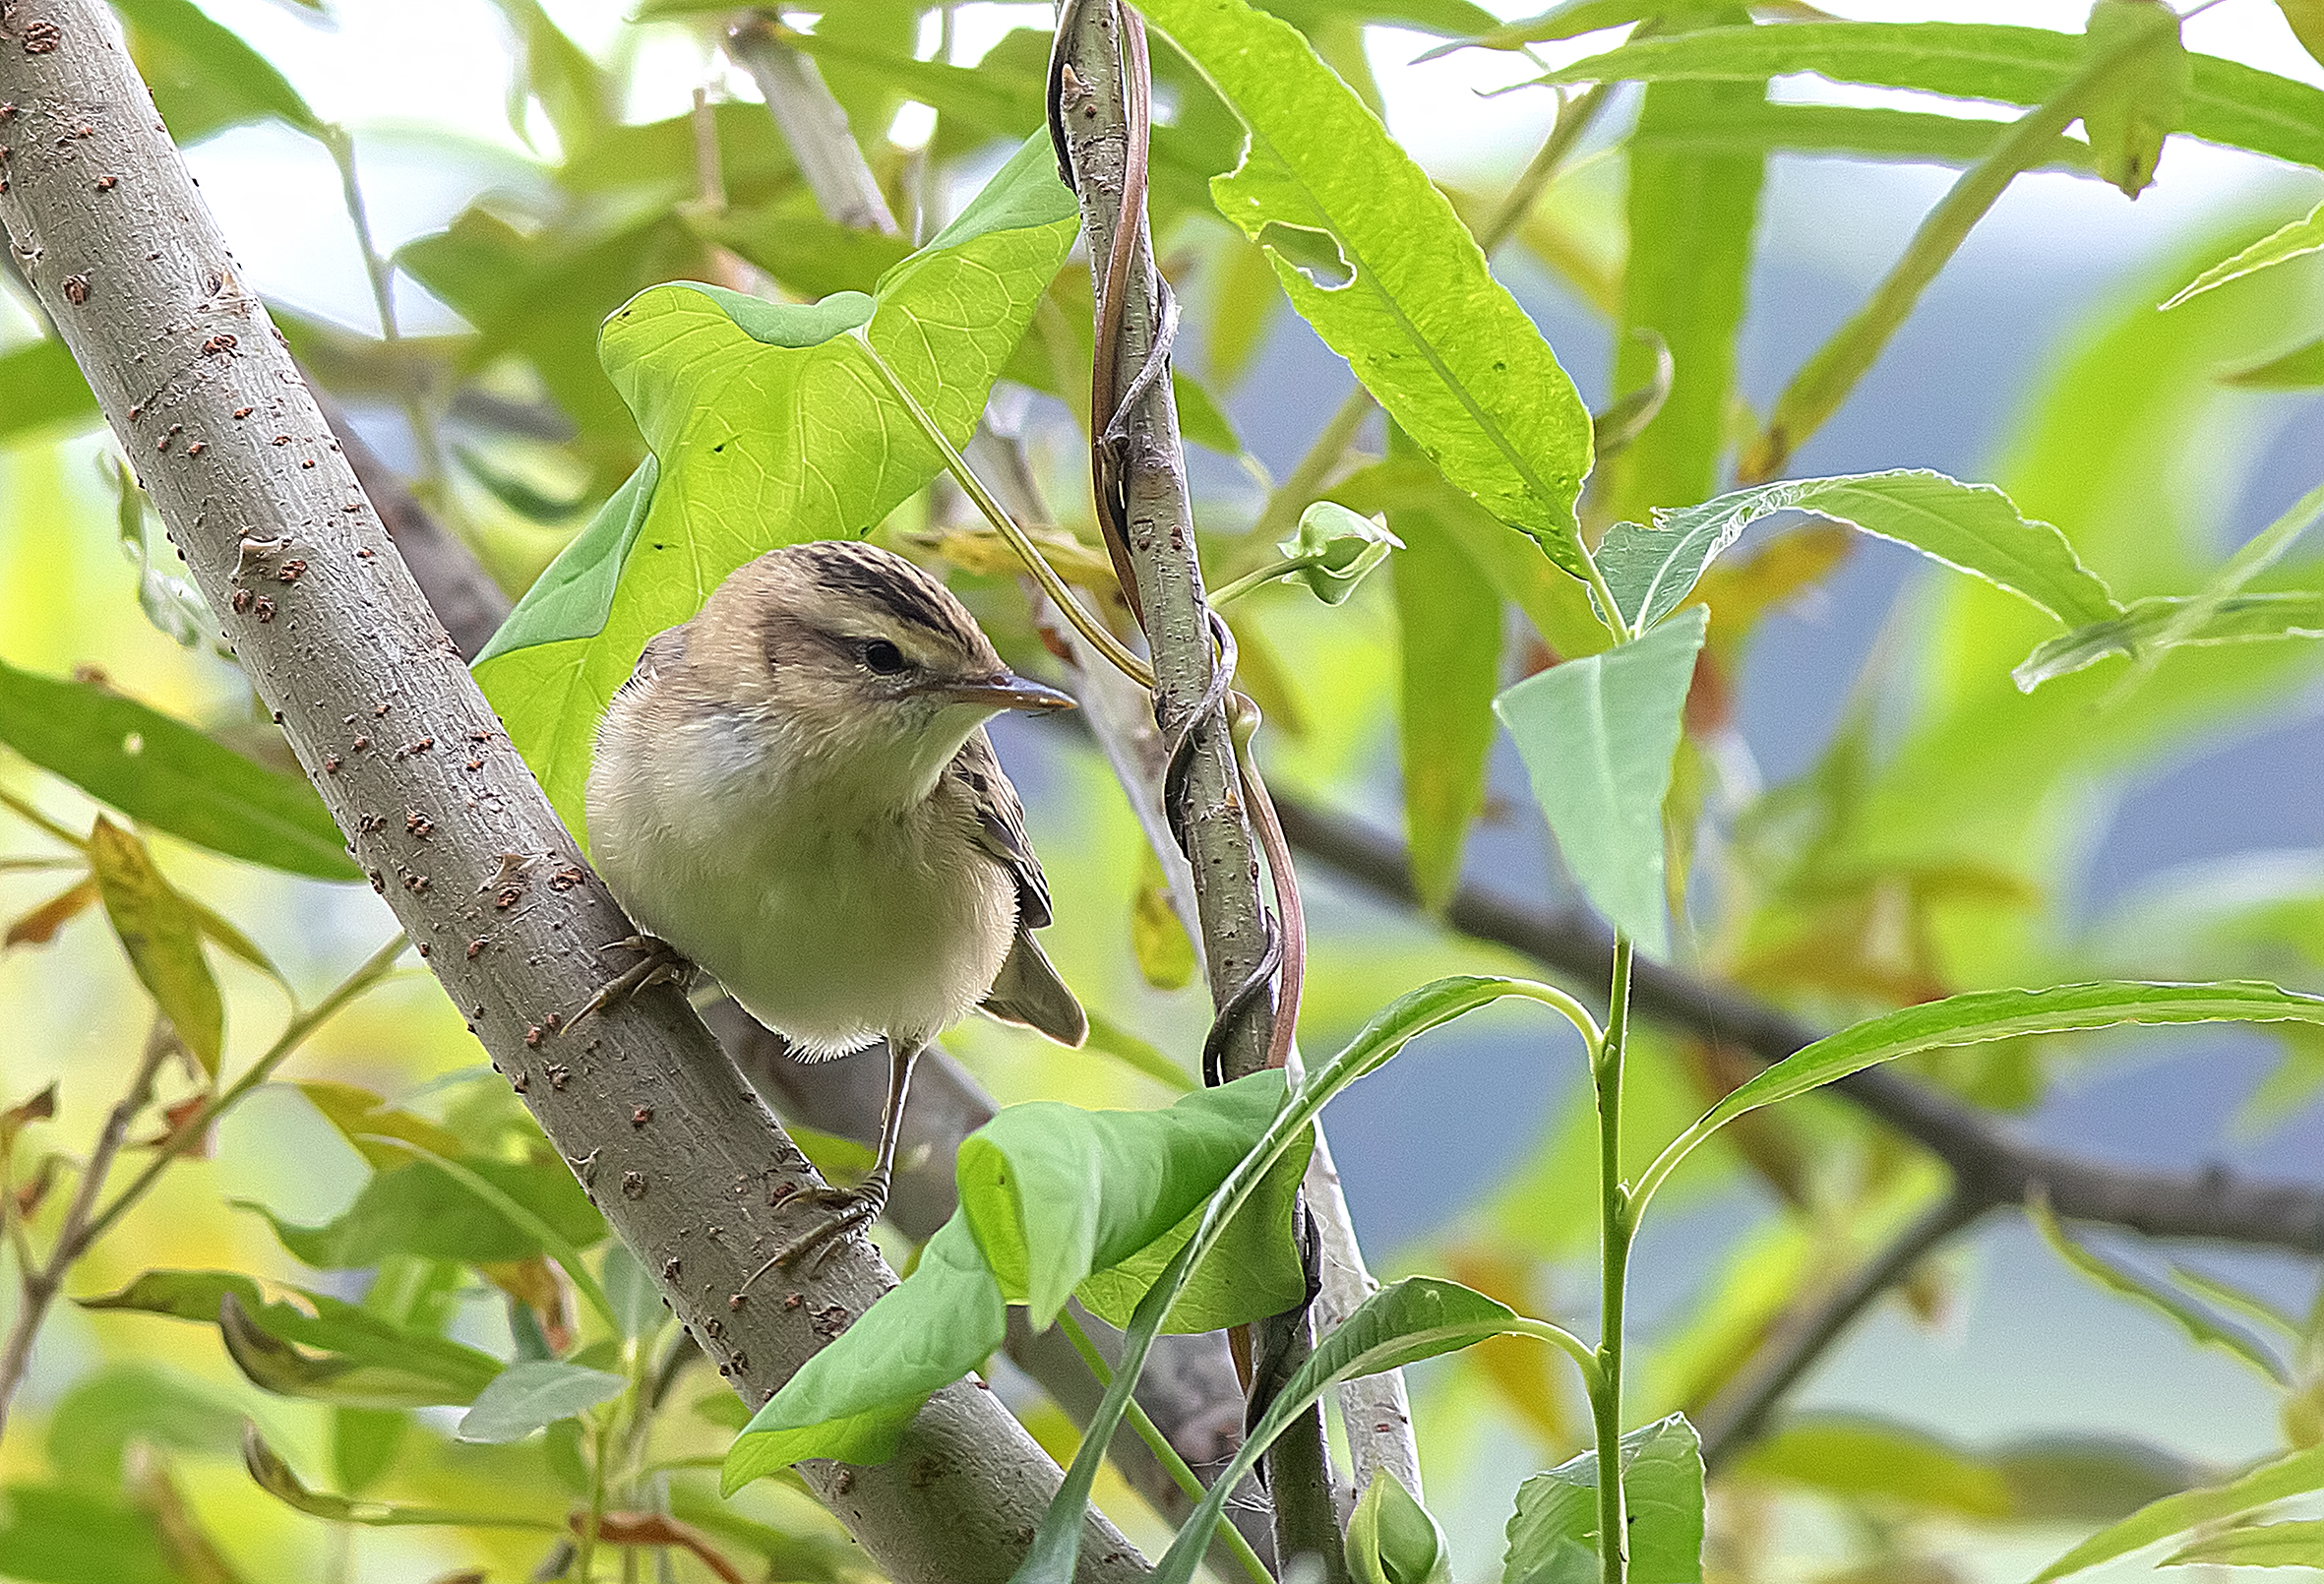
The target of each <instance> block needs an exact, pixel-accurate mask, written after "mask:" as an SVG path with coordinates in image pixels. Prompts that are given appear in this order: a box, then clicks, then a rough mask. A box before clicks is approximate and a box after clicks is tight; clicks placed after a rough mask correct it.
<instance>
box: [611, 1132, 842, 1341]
mask: <svg viewBox="0 0 2324 1584" xmlns="http://www.w3.org/2000/svg"><path fill="white" fill-rule="evenodd" d="M818 1170H821V1168H820V1167H819V1168H818ZM597 1285H598V1286H600V1287H602V1288H604V1289H605V1301H606V1302H607V1303H608V1304H610V1305H612V1306H613V1323H614V1326H615V1328H616V1329H618V1330H619V1331H620V1332H621V1334H622V1336H623V1337H625V1338H630V1339H636V1338H645V1339H651V1338H652V1336H653V1335H654V1333H655V1332H657V1331H659V1330H660V1329H661V1325H662V1321H664V1320H666V1319H668V1318H669V1317H670V1310H669V1306H668V1305H667V1304H665V1303H664V1302H663V1301H662V1295H661V1289H660V1288H659V1287H657V1286H655V1285H654V1281H653V1278H652V1277H651V1276H648V1275H647V1274H645V1267H644V1266H643V1265H642V1264H641V1263H639V1261H638V1256H637V1255H636V1254H634V1253H632V1252H630V1248H629V1245H627V1244H625V1243H623V1242H621V1241H620V1240H619V1239H613V1240H610V1241H608V1242H607V1243H606V1245H605V1264H604V1267H603V1269H602V1270H600V1271H599V1272H598V1277H597Z"/></svg>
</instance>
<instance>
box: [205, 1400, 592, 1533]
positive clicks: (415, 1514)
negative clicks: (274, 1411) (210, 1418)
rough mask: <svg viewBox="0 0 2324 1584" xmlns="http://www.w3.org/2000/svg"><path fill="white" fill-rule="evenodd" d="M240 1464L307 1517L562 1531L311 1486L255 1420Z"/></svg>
mask: <svg viewBox="0 0 2324 1584" xmlns="http://www.w3.org/2000/svg"><path fill="white" fill-rule="evenodd" d="M242 1466H243V1467H244V1468H246V1469H248V1470H249V1471H250V1477H251V1479H253V1480H255V1481H256V1482H258V1487H259V1489H260V1490H262V1491H264V1492H266V1493H268V1494H269V1495H271V1496H274V1497H275V1499H276V1500H278V1501H281V1502H283V1503H285V1504H286V1505H288V1506H291V1507H294V1508H296V1509H297V1510H298V1511H300V1512H303V1513H306V1514H307V1515H308V1516H310V1517H315V1518H322V1519H325V1520H327V1521H328V1522H331V1523H344V1524H362V1525H364V1526H366V1527H368V1528H376V1529H398V1528H426V1529H433V1528H454V1529H545V1530H548V1531H550V1532H551V1533H562V1532H563V1531H564V1528H565V1525H564V1524H563V1523H561V1522H559V1521H557V1520H556V1519H554V1518H520V1517H506V1516H502V1515H499V1514H495V1513H479V1512H458V1511H454V1510H451V1509H449V1508H444V1507H406V1506H399V1505H396V1504H393V1503H390V1502H386V1501H356V1500H353V1499H350V1498H349V1497H346V1496H342V1495H334V1494H332V1493H329V1492H326V1491H310V1490H308V1489H307V1486H306V1483H305V1482H304V1481H302V1480H300V1479H299V1477H298V1475H297V1473H296V1472H295V1471H293V1470H292V1468H291V1466H290V1465H289V1464H287V1463H285V1462H283V1461H282V1457H281V1454H280V1453H278V1452H276V1451H275V1449H274V1448H273V1447H272V1446H269V1445H268V1444H267V1442H266V1438H265V1437H264V1436H262V1435H260V1434H259V1432H258V1427H257V1426H256V1425H252V1426H250V1427H249V1428H248V1429H247V1430H246V1431H245V1432H243V1436H242Z"/></svg>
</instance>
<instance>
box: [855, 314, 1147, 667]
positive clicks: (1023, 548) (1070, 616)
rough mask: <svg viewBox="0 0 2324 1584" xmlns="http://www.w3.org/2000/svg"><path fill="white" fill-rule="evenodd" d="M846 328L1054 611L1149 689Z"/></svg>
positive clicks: (963, 460)
mask: <svg viewBox="0 0 2324 1584" xmlns="http://www.w3.org/2000/svg"><path fill="white" fill-rule="evenodd" d="M848 334H849V335H850V336H852V337H853V339H854V341H855V344H856V345H857V346H859V347H861V348H862V349H863V354H864V356H865V358H867V359H868V360H869V361H870V363H871V365H872V368H873V369H874V370H875V371H876V372H877V373H878V374H879V376H880V378H881V380H882V381H883V382H884V383H885V384H886V385H887V389H888V392H889V393H890V394H891V395H892V396H894V397H895V398H896V400H898V401H899V402H901V403H903V408H904V410H905V411H906V412H908V413H910V414H911V417H912V421H913V422H914V423H915V424H917V425H919V427H920V432H921V433H922V434H924V435H926V436H927V437H928V440H929V443H930V444H931V445H933V446H935V447H936V449H937V452H938V454H939V455H940V456H942V457H944V459H945V469H946V471H948V472H949V473H950V474H951V475H952V477H953V479H954V480H955V481H956V482H957V483H958V484H959V486H960V488H961V491H962V492H963V493H964V494H966V495H967V497H968V498H969V500H971V501H973V502H974V503H975V504H976V509H977V510H978V511H979V512H982V513H983V514H984V516H985V520H986V521H987V522H990V523H991V524H992V525H993V529H994V531H995V532H997V533H999V534H1000V535H1001V537H1002V538H1004V539H1006V540H1007V541H1009V549H1011V550H1013V551H1015V552H1016V554H1017V559H1018V560H1020V561H1022V562H1023V563H1024V564H1025V571H1027V572H1028V573H1030V574H1032V577H1033V581H1035V582H1037V583H1039V584H1040V585H1041V591H1042V592H1043V593H1045V594H1047V595H1048V596H1049V602H1050V603H1051V604H1053V605H1055V606H1056V607H1057V608H1058V612H1059V614H1060V615H1062V616H1064V617H1065V619H1066V620H1067V621H1069V622H1070V623H1071V624H1072V626H1073V631H1074V632H1076V633H1078V634H1080V635H1081V637H1082V638H1083V639H1084V640H1087V642H1088V643H1089V646H1090V647H1091V648H1093V649H1095V650H1097V651H1098V653H1100V654H1102V655H1104V656H1105V657H1106V658H1107V659H1108V660H1110V661H1111V662H1113V665H1114V669H1115V670H1117V671H1120V672H1121V673H1122V674H1123V675H1124V676H1126V677H1128V678H1130V679H1131V681H1132V682H1135V683H1136V684H1137V685H1138V686H1139V687H1141V688H1145V689H1147V690H1148V691H1151V690H1152V688H1153V686H1154V673H1153V670H1152V668H1151V667H1149V666H1148V665H1147V664H1146V663H1145V661H1143V660H1141V659H1139V658H1138V657H1137V656H1136V655H1134V654H1132V653H1131V652H1130V650H1129V649H1127V648H1125V647H1123V645H1122V640H1119V639H1117V638H1115V637H1114V635H1113V634H1112V633H1111V632H1109V631H1107V629H1106V625H1105V624H1104V623H1103V622H1101V621H1099V620H1098V619H1097V618H1096V617H1094V616H1092V615H1090V614H1089V612H1088V611H1087V610H1085V609H1084V608H1083V607H1082V604H1081V601H1080V599H1079V598H1078V597H1077V596H1075V594H1074V593H1073V590H1072V589H1071V588H1070V587H1069V586H1068V585H1067V583H1066V580H1065V579H1064V578H1062V577H1060V576H1059V575H1058V571H1057V569H1056V568H1055V567H1052V566H1051V565H1050V564H1049V558H1048V557H1046V556H1044V555H1042V554H1041V547H1040V546H1039V545H1037V544H1035V543H1034V542H1033V539H1032V536H1031V535H1030V534H1028V533H1026V532H1025V530H1024V529H1023V528H1022V527H1020V526H1019V525H1018V524H1017V520H1016V518H1013V517H1011V516H1009V508H1007V507H1005V506H1003V505H1002V504H1001V501H1000V498H999V497H998V496H996V495H994V493H993V492H992V490H991V489H989V488H987V487H986V485H985V481H984V480H983V479H982V478H980V477H978V476H977V472H976V469H975V468H973V467H971V466H969V465H968V458H967V457H963V456H961V455H960V452H959V450H958V448H956V447H955V446H954V445H953V444H952V443H951V441H950V440H948V439H947V438H946V436H945V432H944V430H943V429H942V428H940V427H939V426H938V424H937V421H936V419H935V418H933V417H931V416H930V415H929V412H928V409H927V408H925V407H923V406H921V405H920V402H919V398H918V397H916V396H913V395H912V393H911V392H910V391H908V390H906V389H905V387H904V382H903V381H902V380H901V379H900V378H899V377H898V376H897V375H896V372H895V370H894V369H892V368H890V367H888V365H887V359H886V358H884V357H882V356H881V355H880V352H879V349H878V348H877V347H875V346H873V345H872V341H871V337H870V336H868V335H865V334H864V333H863V331H862V330H860V329H857V330H854V331H850V332H849V333H848Z"/></svg>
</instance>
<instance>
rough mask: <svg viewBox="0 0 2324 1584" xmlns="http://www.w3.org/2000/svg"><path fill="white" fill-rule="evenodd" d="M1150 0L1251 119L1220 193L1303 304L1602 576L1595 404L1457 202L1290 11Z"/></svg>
mask: <svg viewBox="0 0 2324 1584" xmlns="http://www.w3.org/2000/svg"><path fill="white" fill-rule="evenodd" d="M1141 9H1142V10H1143V11H1144V12H1145V14H1146V17H1147V19H1148V20H1149V21H1151V22H1152V23H1153V24H1154V25H1155V26H1157V27H1159V28H1160V29H1161V30H1163V31H1164V32H1166V33H1168V34H1169V35H1170V38H1171V40H1172V42H1174V43H1175V44H1177V45H1178V47H1179V48H1180V49H1181V50H1183V51H1184V52H1185V53H1186V55H1187V57H1188V58H1189V59H1190V60H1192V61H1193V63H1194V65H1195V67H1196V68H1197V69H1198V70H1199V71H1200V72H1201V73H1202V75H1203V76H1204V77H1205V78H1206V79H1207V80H1208V81H1209V83H1210V85H1211V86H1212V87H1213V88H1215V89H1216V90H1217V91H1218V92H1219V94H1220V95H1221V96H1222V97H1223V98H1224V99H1225V100H1226V101H1227V103H1228V104H1229V105H1231V106H1232V107H1233V108H1234V111H1235V113H1236V114H1237V115H1238V116H1239V117H1241V119H1242V121H1243V124H1244V126H1245V127H1246V128H1247V129H1248V130H1249V133H1250V138H1249V142H1248V145H1247V147H1246V150H1245V153H1244V158H1243V163H1242V164H1241V165H1240V166H1239V167H1238V168H1237V169H1236V170H1235V171H1234V172H1233V173H1232V174H1230V175H1227V176H1222V177H1220V178H1218V180H1217V181H1216V182H1214V183H1213V193H1214V195H1215V197H1216V201H1217V204H1218V208H1219V213H1222V214H1224V215H1226V216H1227V217H1228V218H1229V219H1230V220H1232V221H1233V222H1234V223H1235V224H1237V225H1238V226H1240V227H1241V228H1242V230H1243V231H1244V233H1245V234H1246V235H1248V236H1249V237H1251V238H1252V240H1254V242H1256V243H1258V244H1259V246H1261V247H1262V248H1265V249H1266V250H1268V252H1269V253H1270V254H1271V255H1272V257H1273V262H1274V266H1275V274H1276V277H1277V279H1279V280H1280V281H1281V282H1282V285H1283V289H1284V291H1285V293H1286V294H1287V295H1289V297H1290V298H1291V302H1292V306H1293V307H1295V308H1297V309H1298V310H1299V312H1300V314H1301V316H1302V317H1303V318H1305V319H1306V320H1307V321H1308V323H1309V324H1311V325H1313V326H1314V327H1315V332H1316V334H1317V335H1320V336H1322V338H1323V340H1324V342H1325V344H1327V345H1328V346H1330V347H1331V349H1332V350H1333V351H1335V352H1337V353H1339V354H1340V356H1342V357H1344V358H1346V359H1347V360H1348V363H1349V366H1350V367H1351V368H1353V369H1354V370H1355V372H1356V377H1357V378H1358V379H1359V380H1361V381H1363V382H1364V385H1365V387H1366V389H1368V390H1370V391H1371V392H1372V394H1373V395H1374V396H1376V397H1378V399H1379V403H1380V405H1381V406H1382V407H1384V408H1386V409H1387V412H1388V414H1389V416H1390V417H1392V418H1394V419H1395V420H1396V422H1397V423H1399V424H1401V425H1402V426H1403V427H1404V428H1405V429H1406V430H1407V431H1408V432H1409V433H1410V434H1411V436H1412V438H1413V439H1414V440H1415V441H1416V442H1417V443H1418V444H1419V445H1420V447H1421V449H1422V450H1423V451H1424V452H1426V453H1427V454H1428V455H1429V456H1430V457H1432V458H1434V459H1435V460H1436V462H1437V465H1438V466H1439V467H1441V468H1442V469H1443V471H1444V476H1445V477H1447V478H1449V479H1451V480H1452V481H1453V482H1454V483H1455V484H1458V485H1459V486H1460V487H1461V488H1462V489H1465V490H1467V491H1469V492H1470V493H1471V494H1473V495H1475V496H1476V497H1477V499H1478V500H1480V501H1481V502H1483V503H1484V504H1485V506H1486V507H1487V509H1488V510H1490V511H1491V512H1492V513H1493V514H1494V516H1495V517H1497V518H1500V519H1501V520H1502V521H1504V522H1507V523H1510V524H1512V525H1513V526H1516V527H1519V528H1522V529H1523V530H1525V531H1526V532H1527V533H1530V534H1531V535H1533V536H1534V538H1536V539H1537V540H1539V541H1540V543H1541V545H1542V547H1543V548H1544V549H1545V550H1546V551H1548V552H1549V554H1550V557H1551V559H1552V560H1554V561H1556V562H1558V564H1559V565H1560V566H1562V567H1564V568H1565V569H1566V570H1567V571H1569V572H1572V573H1573V574H1574V575H1575V576H1576V577H1584V576H1586V570H1585V569H1586V562H1585V560H1584V557H1583V553H1582V550H1581V541H1580V537H1579V531H1578V528H1577V526H1576V524H1575V520H1574V515H1573V509H1574V500H1575V497H1576V496H1577V495H1578V494H1579V492H1580V488H1581V479H1582V476H1583V474H1585V473H1586V472H1588V471H1589V465H1590V417H1589V412H1588V409H1586V408H1585V407H1584V406H1583V405H1582V401H1581V397H1580V396H1579V395H1577V394H1576V393H1575V391H1574V389H1573V382H1572V381H1570V380H1568V379H1567V378H1566V377H1565V371H1564V370H1563V369H1562V368H1560V367H1559V365H1558V359H1557V356H1556V354H1554V353H1553V352H1552V351H1551V350H1550V346H1549V343H1548V342H1547V341H1545V340H1544V339H1542V335H1541V332H1540V331H1539V330H1538V329H1536V328H1535V326H1534V324H1533V321H1532V320H1531V319H1530V318H1528V317H1527V316H1526V314H1525V311H1524V310H1523V309H1521V308H1519V307H1518V306H1517V302H1516V299H1515V298H1513V297H1511V296H1510V295H1509V293H1508V291H1507V289H1506V288H1505V287H1503V286H1502V285H1501V284H1500V283H1499V282H1498V280H1496V279H1494V277H1493V274H1492V272H1491V271H1490V270H1489V269H1488V268H1487V266H1486V262H1485V255H1484V253H1483V252H1482V251H1480V250H1479V248H1478V246H1477V244H1476V241H1475V239H1474V238H1473V237H1471V236H1470V234H1469V231H1468V228H1467V227H1466V226H1464V225H1462V224H1461V222H1460V219H1459V216H1458V215H1456V214H1455V213H1453V210H1452V205H1451V203H1450V202H1449V201H1448V200H1447V199H1446V198H1445V197H1444V195H1443V194H1442V193H1441V192H1440V191H1438V190H1437V187H1436V185H1435V184H1434V183H1432V182H1431V181H1430V180H1429V177H1428V174H1427V172H1425V171H1423V170H1422V169H1421V168H1420V166H1419V165H1418V164H1417V163H1415V162H1414V161H1413V159H1412V157H1411V156H1410V155H1408V154H1407V153H1405V152H1404V151H1403V150H1402V149H1400V148H1399V147H1397V145H1396V144H1395V142H1394V140H1392V139H1391V138H1389V136H1388V134H1387V131H1386V129H1385V128H1383V127H1382V126H1381V125H1380V123H1379V121H1378V119H1377V118H1376V116H1374V115H1373V113H1372V112H1371V111H1370V110H1369V109H1367V108H1366V107H1365V105H1364V103H1363V101H1362V100H1361V99H1360V98H1358V97H1357V95H1356V92H1355V91H1354V90H1353V89H1351V88H1349V87H1348V86H1347V85H1346V84H1345V83H1343V82H1342V81H1340V79H1339V78H1338V77H1337V76H1336V75H1335V74H1334V73H1333V72H1332V71H1331V69H1330V68H1329V67H1327V66H1325V65H1324V64H1323V63H1322V61H1320V60H1318V59H1317V58H1316V56H1315V51H1314V50H1313V49H1311V48H1310V47H1309V46H1308V43H1307V41H1306V40H1305V39H1303V38H1302V37H1301V36H1300V35H1299V34H1298V33H1297V32H1296V31H1294V30H1292V28H1291V27H1289V26H1288V25H1286V24H1285V23H1283V22H1279V21H1277V20H1275V19H1274V18H1272V17H1269V16H1266V15H1264V14H1262V13H1260V12H1257V11H1254V10H1253V9H1252V8H1251V7H1250V6H1248V5H1246V4H1244V3H1243V0H1156V3H1154V4H1151V5H1147V6H1145V7H1142V8H1141ZM1303 248H1305V249H1307V250H1309V251H1310V252H1311V253H1314V254H1319V256H1320V257H1319V260H1318V262H1317V263H1315V264H1312V265H1310V266H1309V267H1307V268H1303V267H1302V265H1301V264H1300V263H1298V262H1296V260H1295V255H1296V254H1298V253H1300V252H1301V250H1302V249H1303Z"/></svg>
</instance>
